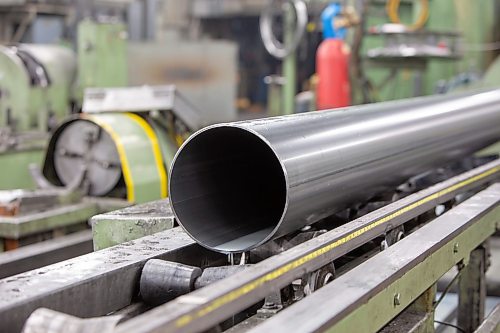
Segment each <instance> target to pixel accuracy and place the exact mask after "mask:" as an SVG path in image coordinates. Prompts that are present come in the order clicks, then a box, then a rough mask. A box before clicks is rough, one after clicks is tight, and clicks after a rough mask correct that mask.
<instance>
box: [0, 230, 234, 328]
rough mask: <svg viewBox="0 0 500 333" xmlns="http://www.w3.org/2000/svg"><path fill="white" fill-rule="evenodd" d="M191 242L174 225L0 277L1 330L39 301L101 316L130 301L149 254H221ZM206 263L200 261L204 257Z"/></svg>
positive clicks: (211, 257) (190, 258)
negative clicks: (125, 241)
mask: <svg viewBox="0 0 500 333" xmlns="http://www.w3.org/2000/svg"><path fill="white" fill-rule="evenodd" d="M204 250H205V249H204V248H202V247H201V246H199V245H198V244H196V242H195V241H193V240H192V239H191V238H190V237H189V236H188V235H186V234H185V233H184V232H183V230H182V229H181V228H179V227H177V228H173V229H169V230H165V231H162V232H159V233H156V234H154V235H150V236H146V237H143V238H140V239H137V240H134V241H131V242H127V243H124V244H120V245H116V246H113V247H110V248H107V249H104V250H101V251H97V252H92V253H89V254H86V255H83V256H80V257H77V258H73V259H69V260H65V261H62V262H59V263H56V264H52V265H49V266H46V267H42V268H39V269H35V270H32V271H29V272H25V273H21V274H18V275H14V276H10V277H8V278H4V279H2V280H0V295H1V297H0V323H2V324H1V328H0V331H2V332H4V331H5V332H13V333H16V332H21V330H22V327H23V325H24V322H25V321H26V319H27V318H28V316H29V315H30V314H31V313H32V312H33V311H34V310H36V309H37V308H39V307H45V308H49V309H52V310H56V311H64V312H65V313H68V314H71V315H75V316H78V317H95V316H104V315H106V314H108V313H110V312H113V311H117V310H119V309H122V308H124V307H126V306H128V305H130V303H131V301H132V299H133V298H134V297H136V295H137V293H138V281H139V277H140V272H141V269H142V267H143V265H144V264H145V263H146V261H148V260H149V259H153V258H159V259H164V260H172V261H181V262H184V263H189V264H192V265H197V266H199V265H202V260H203V261H204V262H205V260H206V261H208V262H209V263H215V264H217V263H219V264H220V262H218V261H217V260H219V261H220V259H225V257H224V256H222V255H220V254H218V255H217V254H216V253H214V252H209V251H204ZM205 263H206V262H205Z"/></svg>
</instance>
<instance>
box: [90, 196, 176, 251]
mask: <svg viewBox="0 0 500 333" xmlns="http://www.w3.org/2000/svg"><path fill="white" fill-rule="evenodd" d="M90 222H91V224H92V235H93V236H92V238H93V240H94V250H95V251H97V250H101V249H104V248H107V247H110V246H113V245H116V244H121V243H123V242H128V241H130V240H134V239H137V238H141V237H144V236H147V235H151V234H154V233H156V232H159V231H162V230H167V229H170V228H172V227H173V226H174V215H173V213H172V210H171V208H170V204H169V203H168V199H164V200H157V201H153V202H148V203H145V204H140V205H135V206H132V207H127V208H124V209H119V210H116V211H113V212H109V213H105V214H100V215H96V216H94V217H92V219H91V220H90Z"/></svg>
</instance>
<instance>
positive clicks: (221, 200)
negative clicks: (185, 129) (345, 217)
mask: <svg viewBox="0 0 500 333" xmlns="http://www.w3.org/2000/svg"><path fill="white" fill-rule="evenodd" d="M499 139H500V89H498V90H489V91H481V92H474V93H465V94H456V95H446V96H432V97H423V98H416V99H411V100H404V101H395V102H386V103H377V104H372V105H363V106H356V107H349V108H343V109H335V110H330V111H321V112H312V113H305V114H296V115H291V116H284V117H275V118H268V119H260V120H251V121H243V122H236V123H227V124H218V125H213V126H209V127H206V128H204V129H202V130H200V131H198V132H196V133H195V134H193V135H192V136H191V137H190V138H189V139H188V140H187V141H186V142H185V143H184V145H183V146H182V147H181V149H180V150H179V151H178V152H177V155H176V156H175V158H174V161H173V164H172V168H171V172H170V181H169V195H170V202H171V205H172V208H173V211H174V214H175V216H176V218H177V221H178V222H179V223H180V224H181V225H182V226H183V227H184V229H185V230H186V232H187V233H188V234H190V235H191V236H192V237H193V238H194V239H195V240H196V241H197V242H198V243H200V244H201V245H203V246H205V247H207V248H210V249H214V250H217V251H220V252H240V251H247V250H250V249H252V248H255V247H257V246H258V245H260V244H263V243H265V242H266V241H268V240H270V239H273V238H276V237H279V236H282V235H285V234H287V233H290V232H292V231H295V230H298V229H300V228H302V227H304V226H306V225H310V224H312V223H314V222H317V221H318V220H320V219H322V218H324V217H326V216H329V215H331V214H333V213H335V212H338V211H340V210H342V209H345V208H347V207H348V206H349V205H352V204H353V203H356V202H360V201H364V200H368V199H370V197H373V196H374V195H376V194H377V193H380V192H381V191H384V190H387V189H390V188H393V187H394V186H397V185H399V184H400V183H402V182H404V181H405V180H406V179H408V178H409V177H411V176H414V175H416V174H418V173H421V172H424V171H426V170H429V169H432V168H435V167H438V166H441V165H443V164H446V163H448V162H451V161H455V160H459V159H461V158H463V157H466V156H468V155H470V154H472V153H473V152H475V151H477V150H479V149H481V148H483V147H486V146H488V145H490V144H492V143H495V142H496V141H498V140H499Z"/></svg>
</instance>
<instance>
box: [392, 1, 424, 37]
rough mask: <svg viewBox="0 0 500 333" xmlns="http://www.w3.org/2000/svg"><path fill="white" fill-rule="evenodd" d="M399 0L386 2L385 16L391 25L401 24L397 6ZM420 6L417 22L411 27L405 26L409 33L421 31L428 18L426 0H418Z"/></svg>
mask: <svg viewBox="0 0 500 333" xmlns="http://www.w3.org/2000/svg"><path fill="white" fill-rule="evenodd" d="M400 2H401V0H387V4H386V6H385V10H386V12H387V16H389V19H390V20H391V22H392V23H399V24H401V20H400V19H399V4H400ZM420 4H421V5H422V8H421V9H420V15H419V16H418V18H417V20H416V21H415V22H414V23H413V24H412V25H409V26H408V25H405V26H406V28H407V29H408V30H410V31H415V30H419V29H421V28H422V27H423V26H424V24H425V22H427V19H428V18H429V1H428V0H420Z"/></svg>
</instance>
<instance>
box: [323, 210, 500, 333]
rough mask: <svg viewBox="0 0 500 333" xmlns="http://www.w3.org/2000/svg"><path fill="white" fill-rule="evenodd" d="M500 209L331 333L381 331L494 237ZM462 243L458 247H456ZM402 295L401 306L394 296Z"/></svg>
mask: <svg viewBox="0 0 500 333" xmlns="http://www.w3.org/2000/svg"><path fill="white" fill-rule="evenodd" d="M499 217H500V206H497V207H496V208H495V209H493V210H492V211H491V212H489V213H488V214H487V215H485V216H484V217H483V218H482V219H481V220H480V221H478V222H477V223H475V224H474V225H472V226H471V227H470V228H468V229H467V230H466V231H465V232H463V233H461V234H459V235H458V236H457V237H456V238H454V239H451V240H450V241H449V242H448V243H447V244H446V245H444V246H443V247H441V248H440V249H438V250H437V251H436V252H435V253H433V254H432V255H430V256H429V257H427V258H425V259H424V260H423V261H422V262H421V263H420V264H418V265H417V266H415V267H414V268H413V269H412V270H411V271H409V272H407V273H406V274H405V275H403V276H402V277H401V278H399V279H398V280H396V281H395V282H394V283H392V284H391V285H389V286H388V287H387V288H385V289H383V290H381V291H380V292H379V293H378V294H377V295H375V296H374V297H372V298H371V299H369V300H368V301H367V302H366V303H364V304H363V305H361V306H359V307H358V308H357V309H356V310H355V311H354V312H352V313H351V314H349V315H347V316H346V317H345V318H344V319H342V320H341V321H340V322H339V323H337V324H336V325H334V326H333V327H331V328H330V329H328V330H327V332H330V333H334V332H367V333H368V332H377V331H378V330H379V329H381V328H382V327H383V326H384V325H385V324H387V323H388V322H389V321H390V320H391V319H392V318H394V317H395V316H396V315H397V314H398V313H400V312H401V311H403V310H404V309H405V308H406V307H407V306H408V305H410V304H411V303H412V302H414V301H415V300H416V299H417V298H418V297H419V296H420V295H421V294H422V293H424V292H425V291H426V290H427V289H428V288H430V287H431V286H432V285H433V284H434V283H436V281H437V280H438V279H439V278H440V277H441V276H443V275H444V274H445V273H446V272H447V271H448V270H450V269H451V268H452V267H453V266H454V265H456V264H457V263H458V262H460V261H461V260H464V262H465V263H466V262H467V261H468V258H469V254H470V252H471V251H472V250H474V249H475V248H476V247H477V246H479V245H480V244H481V243H482V242H484V240H485V239H487V238H488V237H489V236H490V235H492V234H493V233H494V232H495V230H496V229H497V228H498V227H499V226H500V225H499V223H500V222H499V221H500V220H499ZM456 244H458V245H456ZM396 294H399V304H395V302H394V297H395V295H396Z"/></svg>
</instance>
